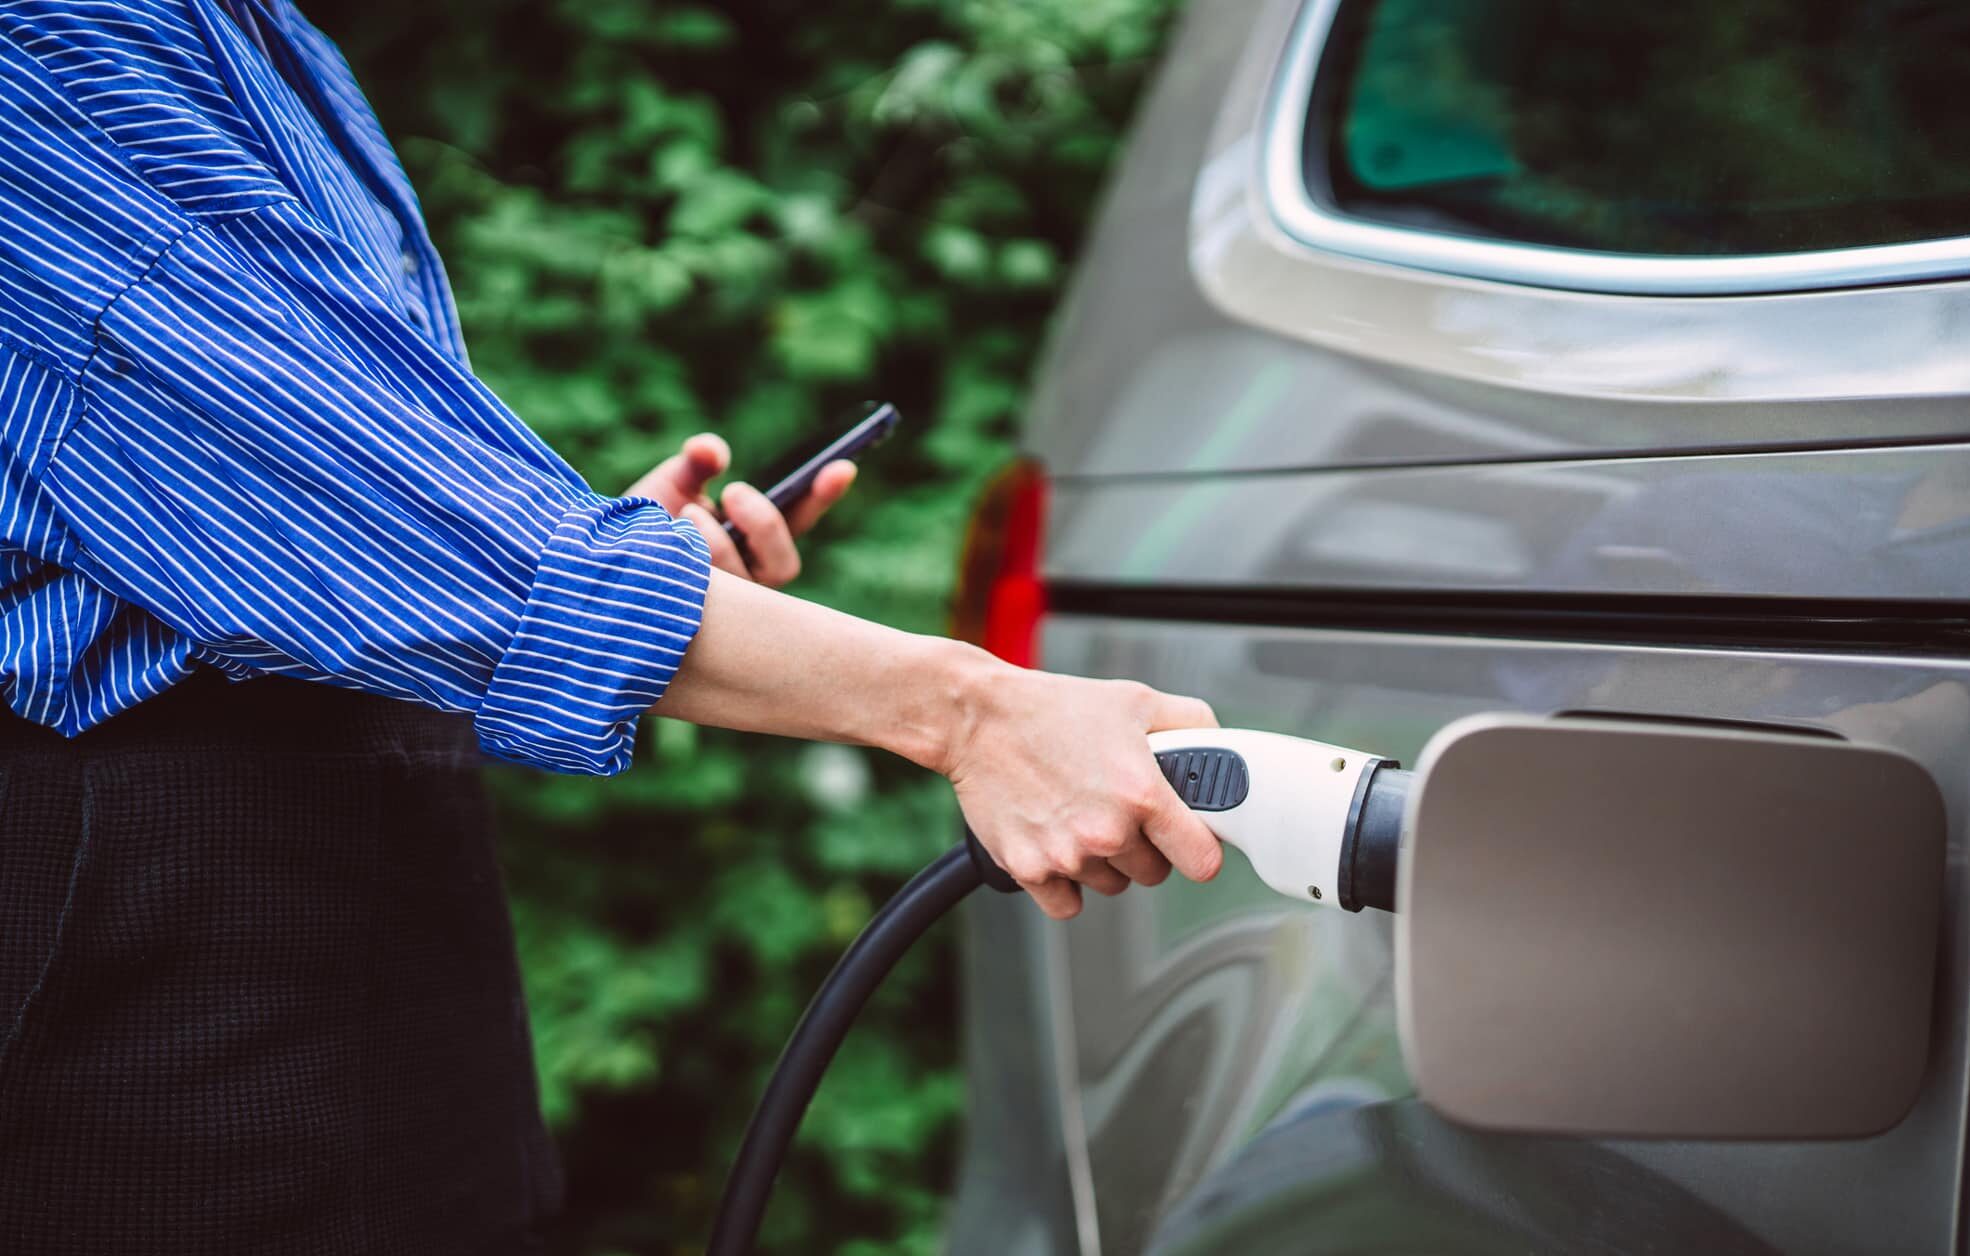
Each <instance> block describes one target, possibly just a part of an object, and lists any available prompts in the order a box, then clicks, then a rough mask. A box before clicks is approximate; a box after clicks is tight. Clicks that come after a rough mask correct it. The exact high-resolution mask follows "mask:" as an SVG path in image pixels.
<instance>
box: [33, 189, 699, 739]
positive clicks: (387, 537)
mask: <svg viewBox="0 0 1970 1256" xmlns="http://www.w3.org/2000/svg"><path fill="white" fill-rule="evenodd" d="M80 395H81V398H82V402H81V407H80V413H79V414H77V415H76V416H75V418H74V420H73V422H72V425H71V426H70V427H69V429H68V430H67V431H66V433H65V434H64V435H63V437H62V440H61V443H60V445H59V448H58V449H57V451H56V452H55V454H54V456H53V457H52V459H51V461H50V462H49V464H48V467H47V470H46V472H45V482H44V487H45V488H46V489H47V491H48V492H49V494H50V495H51V497H52V499H53V500H54V502H55V504H56V507H57V509H58V511H59V512H60V514H61V516H62V519H63V522H64V525H65V526H66V527H67V529H68V530H69V531H70V532H71V533H72V535H73V538H74V540H75V542H76V546H77V550H78V554H79V556H78V559H77V563H76V566H77V569H78V570H80V571H81V572H82V573H83V574H84V575H86V576H87V577H88V578H89V579H91V580H93V581H95V582H98V583H100V584H101V585H103V586H104V587H106V588H107V589H109V590H110V591H111V592H112V593H114V594H116V595H117V596H118V597H120V598H123V599H125V600H127V601H130V602H133V603H135V604H137V605H139V606H141V607H143V608H144V609H145V610H147V611H149V612H150V613H151V614H152V615H154V616H156V617H157V618H158V619H159V620H161V621H162V622H164V623H165V624H166V625H167V626H169V627H170V628H171V629H173V630H174V631H176V632H178V633H181V634H183V635H184V636H185V637H186V638H188V639H189V640H191V641H192V642H195V643H196V651H195V654H196V656H197V657H199V658H202V659H204V660H206V661H209V662H212V663H214V664H217V665H219V666H221V667H224V668H226V669H227V670H229V671H232V672H234V673H236V674H243V675H244V674H283V675H293V676H301V677H306V678H310V679H315V680H322V681H328V682H330V683H336V684H343V685H348V686H352V687H358V688H362V689H366V690H370V691H372V692H376V693H380V694H387V695H391V696H393V697H400V698H409V699H412V700H415V701H419V702H423V703H427V704H429V705H432V706H435V707H439V708H442V709H446V710H456V711H469V712H471V713H472V714H473V715H474V718H475V721H476V727H477V731H478V735H479V739H480V744H481V745H482V746H483V747H484V748H485V750H486V751H487V752H488V753H490V754H493V755H495V756H498V757H501V758H506V759H511V760H516V761H519V762H523V763H530V764H535V765H538V766H543V767H549V768H555V769H559V770H564V771H573V772H590V773H608V772H614V771H617V770H620V769H621V768H622V767H624V766H626V764H627V763H628V760H629V756H630V752H631V747H632V744H633V740H634V734H635V726H636V721H637V717H638V715H639V714H640V713H641V712H642V711H643V710H644V709H645V708H647V707H648V706H649V705H650V704H651V703H653V702H655V701H656V700H657V699H658V698H659V697H661V696H662V694H663V692H664V689H665V687H666V686H667V685H668V684H669V682H670V679H671V677H672V676H673V675H674V674H675V673H676V670H677V668H678V665H679V663H680V662H681V661H682V659H683V657H684V652H685V648H686V647H687V646H688V645H689V644H690V642H691V640H692V637H693V635H694V634H695V633H696V631H697V628H698V624H699V621H700V618H701V616H702V613H703V606H704V597H705V588H706V584H707V581H708V579H709V576H710V561H709V555H708V552H707V550H706V547H705V544H704V540H703V538H702V537H701V536H700V535H699V534H698V533H697V531H696V530H695V529H694V528H693V527H692V526H691V525H690V524H689V523H687V522H684V521H682V520H676V519H673V518H672V517H671V516H670V515H669V514H667V513H666V512H665V511H664V509H663V508H662V507H661V506H659V505H657V504H656V503H655V502H651V501H646V500H640V499H636V498H608V497H603V496H601V495H599V494H597V493H595V492H593V491H591V490H590V489H589V488H588V486H587V485H585V484H584V483H583V482H582V481H581V479H580V478H579V477H578V476H577V475H576V474H575V473H574V472H573V471H572V470H571V469H570V468H569V467H568V466H567V464H566V463H564V462H563V461H562V460H561V459H559V458H558V457H556V456H555V455H554V454H553V453H552V452H551V451H550V450H548V449H547V447H546V446H545V445H544V444H543V443H542V442H541V441H540V440H539V439H538V438H537V437H535V436H534V435H533V433H532V432H530V431H528V430H527V429H526V427H525V426H524V425H523V424H522V423H520V421H519V420H518V419H517V418H516V417H515V416H513V415H512V413H511V412H510V411H508V410H507V409H506V408H505V407H504V406H503V405H502V404H501V403H500V402H499V401H498V400H497V399H496V398H495V397H494V396H493V395H492V394H491V393H490V392H489V391H488V390H487V389H486V388H485V387H484V386H483V385H481V384H480V383H479V382H478V381H477V380H476V379H475V378H474V377H473V376H472V375H471V373H470V372H469V371H468V370H467V369H466V368H465V367H464V366H463V364H462V363H460V362H459V361H457V360H456V359H454V358H453V357H451V356H450V355H448V354H447V353H445V352H444V351H443V350H442V349H440V348H439V347H438V346H436V345H435V344H434V343H432V342H431V341H430V340H429V339H428V338H426V337H425V336H424V335H423V334H421V333H420V332H419V331H418V330H417V328H416V327H415V326H414V325H413V324H412V323H411V321H410V319H409V317H408V314H407V311H406V309H405V308H404V307H403V305H402V304H401V300H400V298H397V297H395V296H394V295H393V290H392V287H391V285H390V284H389V283H388V282H387V281H385V279H384V277H383V276H380V275H378V274H377V273H376V271H375V268H374V267H373V266H371V265H370V264H369V263H368V262H367V261H366V260H365V259H363V258H362V257H360V256H358V255H356V254H355V253H354V252H353V251H351V250H350V249H349V248H347V246H345V245H343V244H341V243H340V242H339V241H337V240H336V239H335V238H333V237H332V236H330V235H329V234H328V233H326V232H324V231H322V230H321V229H320V228H319V226H318V225H317V224H316V222H315V220H314V219H313V218H312V217H311V215H309V214H308V213H307V211H306V210H305V209H303V208H302V207H300V206H298V205H295V204H292V203H282V204H276V205H270V206H266V207H264V208H260V209H256V210H253V211H251V212H248V213H244V214H240V215H236V216H232V217H227V218H219V219H207V220H199V221H196V222H193V223H190V224H188V225H187V226H186V228H185V229H184V230H183V232H182V233H181V234H179V235H178V236H177V237H176V238H175V239H174V240H173V241H172V242H171V243H170V244H169V245H168V247H166V248H164V249H163V250H162V252H161V253H160V254H159V255H158V256H157V258H156V260H155V261H154V262H153V263H151V264H150V265H149V267H148V268H147V269H146V270H145V271H144V273H143V274H142V275H141V276H140V277H139V278H137V279H136V281H135V282H133V283H132V284H130V286H129V287H127V288H126V289H124V290H123V291H122V292H121V293H119V294H118V295H117V296H116V297H115V299H114V300H112V301H110V302H109V303H108V305H107V308H106V309H105V310H104V311H103V313H102V315H101V317H100V319H99V320H98V322H97V338H96V351H95V353H94V355H93V357H92V358H91V359H90V361H89V364H88V366H87V367H86V369H85V370H84V372H83V387H82V389H81V393H80Z"/></svg>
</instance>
